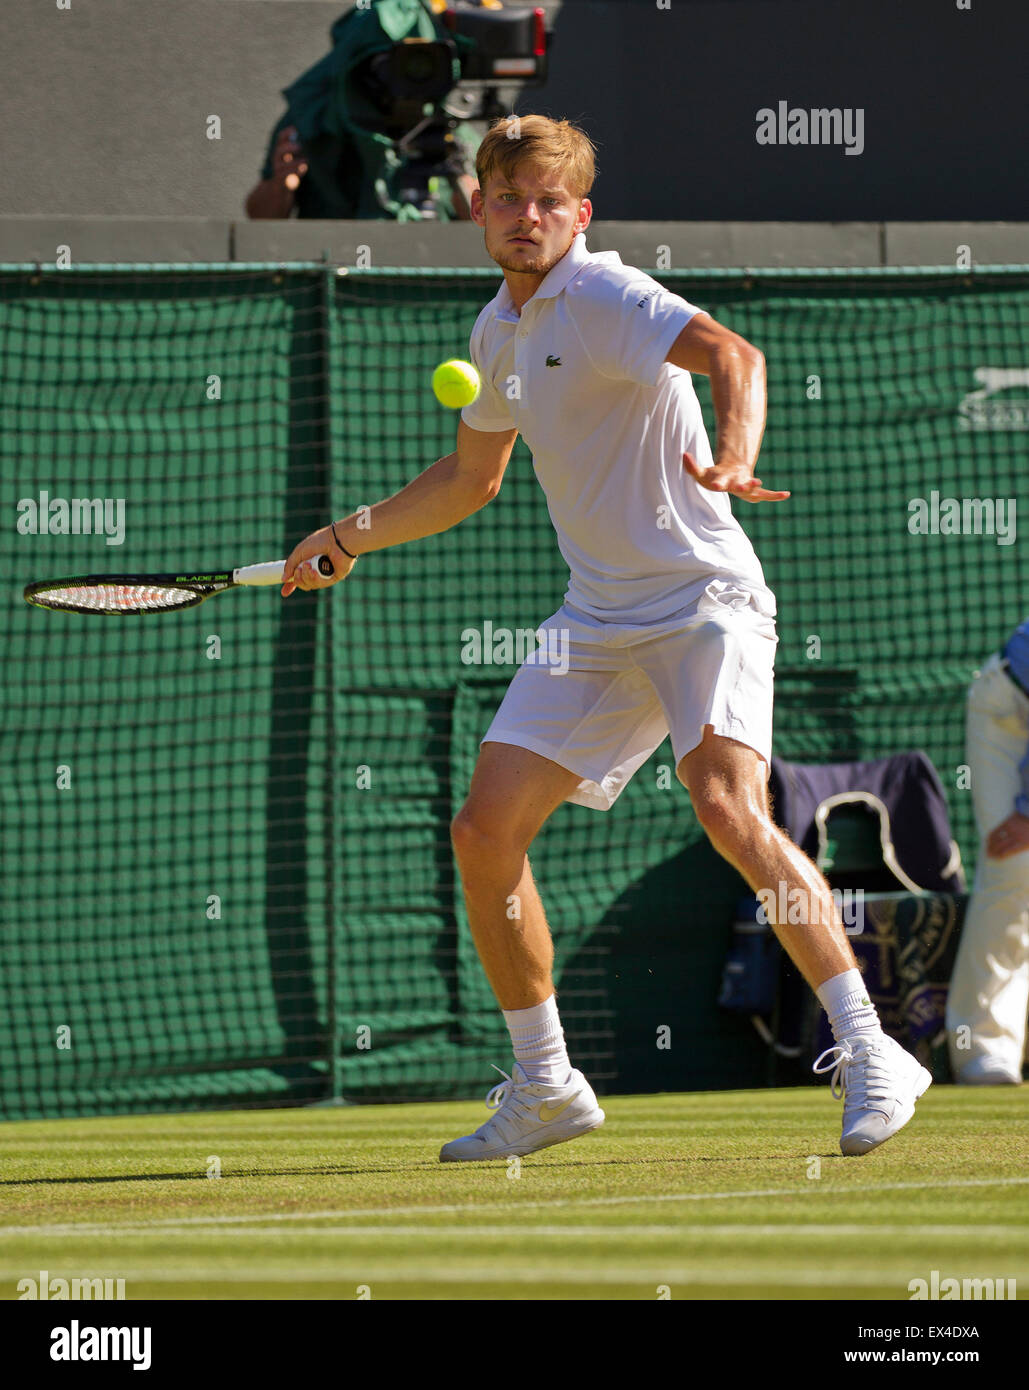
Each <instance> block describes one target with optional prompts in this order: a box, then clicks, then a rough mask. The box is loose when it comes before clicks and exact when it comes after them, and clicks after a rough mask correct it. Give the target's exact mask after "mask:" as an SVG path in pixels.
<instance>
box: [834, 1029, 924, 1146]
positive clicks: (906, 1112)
mask: <svg viewBox="0 0 1029 1390" xmlns="http://www.w3.org/2000/svg"><path fill="white" fill-rule="evenodd" d="M825 1058H828V1059H829V1060H828V1062H826V1064H825V1065H824V1066H823V1065H822V1062H823V1061H824V1059H825ZM812 1071H814V1072H816V1073H819V1074H821V1073H823V1072H827V1071H831V1072H832V1074H833V1075H832V1094H833V1095H834V1096H835V1097H836V1099H837V1100H839V1099H840V1098H841V1096H842V1097H845V1100H844V1105H843V1133H842V1135H841V1136H840V1152H841V1153H843V1154H846V1155H847V1156H848V1157H849V1156H852V1155H855V1154H866V1153H868V1152H869V1150H870V1149H874V1148H877V1147H878V1145H880V1144H882V1143H883V1142H884V1141H885V1140H887V1139H890V1138H892V1137H893V1135H894V1134H896V1133H897V1131H898V1130H899V1129H903V1127H904V1126H905V1125H906V1124H907V1122H908V1120H910V1119H911V1116H912V1115H913V1114H914V1113H915V1101H916V1100H918V1098H919V1096H923V1095H924V1094H925V1093H926V1091H928V1089H929V1087H930V1086H931V1085H932V1080H933V1078H932V1074H931V1072H928V1071H926V1069H925V1067H923V1066H922V1064H921V1063H920V1062H919V1061H917V1060H916V1058H914V1057H912V1056H911V1053H910V1052H905V1051H904V1049H903V1048H902V1047H901V1046H900V1044H899V1043H898V1042H895V1041H894V1039H893V1038H890V1037H887V1036H886V1034H885V1033H859V1034H858V1035H857V1036H856V1037H854V1038H847V1039H845V1040H844V1041H843V1042H842V1043H837V1044H836V1046H835V1047H830V1048H827V1049H826V1050H825V1052H823V1053H822V1055H821V1057H819V1058H818V1061H817V1062H815V1064H814V1066H813V1067H812Z"/></svg>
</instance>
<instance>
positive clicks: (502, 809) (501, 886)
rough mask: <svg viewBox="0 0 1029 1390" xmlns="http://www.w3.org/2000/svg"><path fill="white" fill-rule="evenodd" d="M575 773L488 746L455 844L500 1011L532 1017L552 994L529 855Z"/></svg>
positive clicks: (457, 820)
mask: <svg viewBox="0 0 1029 1390" xmlns="http://www.w3.org/2000/svg"><path fill="white" fill-rule="evenodd" d="M580 780H581V779H580V777H579V775H578V774H577V773H574V772H569V771H568V769H567V768H565V767H560V766H559V765H558V764H557V763H555V762H552V761H551V760H550V759H549V758H544V757H541V756H540V755H539V754H538V753H533V752H530V751H529V749H527V748H519V747H516V746H515V745H514V744H510V743H484V744H483V745H482V747H481V749H480V752H479V757H478V761H477V762H476V765H475V771H474V773H473V774H472V784H471V788H470V790H469V793H468V797H467V799H466V801H465V803H464V805H463V806H462V807H461V810H460V811H459V812H458V813H457V815H456V816H455V817H454V821H453V825H452V826H451V839H452V841H453V846H454V856H455V858H456V860H457V865H458V870H459V872H460V875H461V886H462V889H463V891H464V900H465V906H466V908H467V910H468V924H469V926H470V928H471V932H472V939H473V940H474V942H475V948H476V950H477V951H478V953H479V959H480V960H481V962H482V968H483V969H484V970H485V972H486V978H487V979H488V980H489V982H490V985H491V987H492V989H493V993H494V994H495V995H496V997H497V1003H498V1004H499V1005H500V1007H501V1008H502V1009H505V1010H515V1009H528V1008H532V1007H533V1006H535V1005H537V1004H541V1003H542V1002H543V1001H544V1000H545V999H547V998H548V997H549V996H550V995H552V994H553V993H554V982H553V978H552V977H551V968H552V966H553V961H554V947H553V942H552V940H551V936H550V928H549V927H548V926H547V919H546V915H545V913H544V911H543V904H542V903H541V902H540V897H539V893H538V892H537V891H536V885H535V883H534V882H533V877H532V870H531V869H530V867H529V859H528V853H527V852H528V848H529V846H530V844H531V843H532V841H533V840H534V839H535V838H536V835H537V833H538V832H539V830H540V827H541V826H542V825H543V823H544V822H545V821H546V820H547V818H548V817H549V816H550V815H551V814H552V813H553V812H554V811H555V810H556V809H557V807H558V806H560V805H561V803H562V802H563V801H566V800H567V799H568V797H569V796H571V794H572V793H573V792H574V791H575V789H576V787H577V786H578V785H579V782H580Z"/></svg>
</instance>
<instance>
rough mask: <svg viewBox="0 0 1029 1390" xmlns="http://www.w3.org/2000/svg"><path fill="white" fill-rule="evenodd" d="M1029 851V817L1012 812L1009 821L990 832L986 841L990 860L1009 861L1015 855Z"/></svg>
mask: <svg viewBox="0 0 1029 1390" xmlns="http://www.w3.org/2000/svg"><path fill="white" fill-rule="evenodd" d="M1024 849H1029V816H1020V815H1019V814H1018V812H1017V811H1012V813H1011V815H1010V816H1008V818H1007V820H1002V821H1001V823H1000V825H998V826H997V827H996V828H995V829H993V830H991V831H990V834H989V836H988V837H987V840H986V857H987V858H988V859H1009V858H1010V857H1011V855H1013V854H1021V852H1022V851H1023V850H1024Z"/></svg>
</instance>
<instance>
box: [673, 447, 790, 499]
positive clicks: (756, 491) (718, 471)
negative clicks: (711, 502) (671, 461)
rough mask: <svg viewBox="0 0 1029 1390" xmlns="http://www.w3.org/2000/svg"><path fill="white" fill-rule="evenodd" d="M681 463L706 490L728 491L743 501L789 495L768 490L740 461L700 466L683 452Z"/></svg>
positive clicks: (779, 497) (783, 497)
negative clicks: (706, 466) (708, 466)
mask: <svg viewBox="0 0 1029 1390" xmlns="http://www.w3.org/2000/svg"><path fill="white" fill-rule="evenodd" d="M682 465H683V467H684V468H685V469H686V472H687V473H688V474H689V475H690V477H691V478H692V479H693V480H694V481H695V482H697V483H699V484H700V486H701V487H705V488H707V490H708V492H729V493H732V495H733V497H742V498H743V500H744V502H783V501H785V499H786V498H787V497H789V495H790V494H789V493H788V492H770V491H769V490H768V488H766V487H763V486H762V484H761V479H760V478H752V477H751V476H750V470H749V469H748V468H747V467H746V466H745V465H744V464H742V463H716V464H713V465H712V466H711V467H710V468H701V466H700V464H699V463H698V462H697V460H696V459H695V458H694V457H693V455H692V454H689V453H685V454H683V456H682Z"/></svg>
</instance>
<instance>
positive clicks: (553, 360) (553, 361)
mask: <svg viewBox="0 0 1029 1390" xmlns="http://www.w3.org/2000/svg"><path fill="white" fill-rule="evenodd" d="M547 366H548V367H560V366H561V359H560V357H551V356H550V354H549V353H548V354H547Z"/></svg>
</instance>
